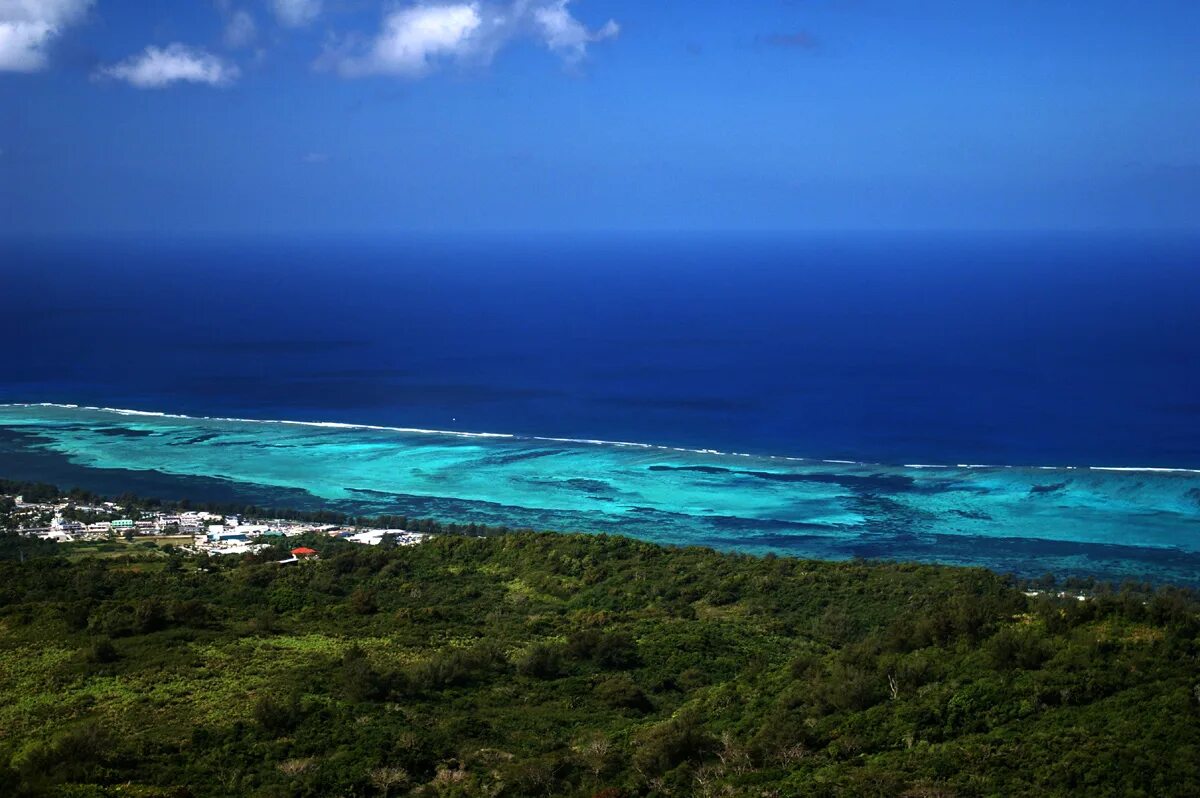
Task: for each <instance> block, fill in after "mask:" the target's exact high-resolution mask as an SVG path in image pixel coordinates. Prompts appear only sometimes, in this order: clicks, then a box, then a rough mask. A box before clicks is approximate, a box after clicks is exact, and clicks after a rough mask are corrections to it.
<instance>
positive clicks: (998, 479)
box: [0, 405, 1200, 585]
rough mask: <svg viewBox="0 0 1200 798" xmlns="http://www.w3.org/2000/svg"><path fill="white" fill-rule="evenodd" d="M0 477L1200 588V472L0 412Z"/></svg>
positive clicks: (59, 411) (69, 410)
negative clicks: (873, 459)
mask: <svg viewBox="0 0 1200 798" xmlns="http://www.w3.org/2000/svg"><path fill="white" fill-rule="evenodd" d="M0 476H5V477H8V478H13V479H30V480H39V481H48V482H53V483H56V484H59V485H60V486H63V487H71V486H80V487H84V488H88V489H91V490H97V491H103V492H107V493H119V492H123V491H126V490H129V491H132V492H135V493H139V494H146V495H156V496H160V497H163V498H183V497H188V498H191V499H194V500H199V501H204V500H210V501H244V502H246V503H254V504H258V505H262V506H276V507H296V508H311V507H318V506H323V507H330V508H335V509H339V510H343V511H348V512H353V513H358V514H364V515H368V514H377V513H394V514H404V515H409V516H412V517H432V518H439V519H442V520H447V521H456V522H463V523H468V522H476V523H486V524H496V525H507V526H510V527H533V528H538V529H556V530H564V531H583V532H609V533H616V534H624V535H630V536H633V537H638V538H643V539H646V540H651V541H655V542H659V543H666V544H678V545H702V546H712V547H715V548H719V549H725V550H734V551H741V552H748V553H754V554H763V553H767V552H775V553H779V554H788V555H795V556H802V557H816V558H835V559H836V558H847V557H868V558H883V559H900V560H920V561H933V562H945V563H953V564H967V565H981V566H985V567H989V568H993V569H996V570H999V571H1012V572H1015V573H1019V574H1022V575H1040V574H1042V573H1045V572H1051V573H1055V574H1057V575H1060V576H1068V575H1079V576H1097V577H1100V578H1104V579H1110V580H1121V579H1127V578H1132V579H1138V580H1150V581H1159V582H1175V583H1182V584H1193V585H1194V584H1200V473H1198V472H1196V471H1191V470H1184V469H1175V470H1162V469H1137V468H1097V467H1091V468H1086V467H1079V468H1066V467H1064V468H1056V467H992V466H987V465H954V466H944V465H921V464H909V465H877V464H866V463H852V462H841V461H822V460H805V459H797V458H782V457H766V456H756V455H743V454H733V453H723V452H715V451H697V450H688V449H679V448H671V447H667V446H656V445H650V444H642V443H619V442H604V441H582V440H562V439H551V438H537V437H519V436H510V435H495V434H473V433H457V432H441V431H429V430H409V429H399V428H389V427H371V426H355V425H346V424H331V423H315V422H314V423H307V422H295V421H255V420H245V419H216V418H193V417H185V416H176V415H165V414H155V413H143V412H137V411H128V410H111V409H99V408H82V407H74V406H63V405H5V406H0Z"/></svg>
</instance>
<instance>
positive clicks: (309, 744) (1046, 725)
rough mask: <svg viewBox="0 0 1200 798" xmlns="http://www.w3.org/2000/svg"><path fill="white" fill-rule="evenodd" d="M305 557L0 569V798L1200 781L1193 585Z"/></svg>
mask: <svg viewBox="0 0 1200 798" xmlns="http://www.w3.org/2000/svg"><path fill="white" fill-rule="evenodd" d="M309 543H310V544H312V545H314V546H315V547H316V548H318V549H319V550H320V551H321V552H322V558H321V560H320V561H315V562H306V563H301V564H299V565H294V566H286V567H281V566H279V565H277V564H274V563H273V562H270V561H269V560H270V559H271V557H270V556H264V557H262V558H254V557H249V558H247V559H245V560H242V561H238V560H236V559H235V558H224V559H216V558H214V559H213V560H212V561H208V560H193V559H189V558H187V557H184V556H182V555H171V556H164V555H162V554H161V553H147V554H146V555H138V556H121V557H115V558H109V559H97V558H85V559H79V560H73V559H71V558H69V557H66V556H42V557H32V558H28V559H27V560H26V561H25V562H23V563H21V562H17V561H13V560H7V561H3V562H0V794H4V795H31V794H57V795H71V796H99V795H122V796H187V795H195V796H202V795H213V796H216V795H222V796H224V795H240V794H249V795H263V796H277V795H278V796H283V795H313V796H317V795H392V796H397V795H409V794H411V795H420V796H485V795H486V796H517V795H521V796H525V795H566V796H605V798H617V796H638V795H745V796H776V795H778V796H787V795H807V794H812V795H880V796H885V795H886V796H895V795H907V796H950V795H962V796H970V795H1036V796H1048V795H1068V794H1075V795H1089V796H1094V795H1144V796H1165V795H1197V794H1200V670H1198V668H1197V661H1198V660H1197V655H1198V652H1200V639H1198V635H1200V621H1198V617H1200V616H1198V609H1200V608H1198V607H1197V605H1196V603H1195V602H1194V600H1193V599H1192V597H1191V596H1190V595H1188V594H1185V593H1183V592H1180V591H1174V590H1170V589H1164V590H1161V591H1158V592H1157V593H1155V594H1154V595H1149V596H1144V595H1140V594H1135V593H1132V592H1124V593H1112V594H1104V595H1099V596H1097V597H1096V598H1095V599H1093V600H1088V601H1078V600H1076V599H1075V598H1072V597H1068V598H1065V599H1058V598H1050V597H1037V598H1029V597H1026V596H1025V595H1023V594H1022V593H1021V592H1020V591H1019V590H1017V589H1015V588H1013V587H1012V586H1011V585H1010V584H1008V583H1007V582H1006V581H1005V580H1004V579H1003V578H1001V577H998V576H996V575H994V574H991V573H989V572H986V571H982V570H972V569H955V568H943V567H934V566H917V565H886V564H868V563H857V562H856V563H823V562H808V561H801V560H794V559H788V558H770V557H768V558H765V559H757V558H751V557H746V556H734V555H722V554H717V553H714V552H711V551H707V550H701V549H666V548H660V547H656V546H653V545H650V544H646V543H640V542H635V541H631V540H626V539H621V538H612V537H603V536H601V537H588V536H574V535H545V534H542V535H539V534H526V533H522V534H512V535H507V536H499V537H487V538H469V537H450V536H447V537H440V538H437V539H434V540H432V541H430V542H428V543H426V544H423V545H420V546H416V547H410V548H384V547H364V546H354V545H352V544H347V543H344V542H342V541H337V540H326V539H321V540H316V539H314V540H311V541H309ZM62 551H69V547H67V548H64V549H62ZM273 554H278V553H277V552H276V553H273Z"/></svg>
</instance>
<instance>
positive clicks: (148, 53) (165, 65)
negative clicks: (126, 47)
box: [95, 42, 239, 89]
mask: <svg viewBox="0 0 1200 798" xmlns="http://www.w3.org/2000/svg"><path fill="white" fill-rule="evenodd" d="M238 74H239V72H238V68H237V67H236V66H235V65H233V64H230V63H228V62H227V61H224V60H222V59H220V58H218V57H217V56H215V55H213V54H212V53H209V52H207V51H206V50H201V49H198V48H193V47H188V46H187V45H184V44H179V43H178V42H177V43H175V44H170V45H167V46H166V47H164V48H158V47H154V46H153V45H151V46H150V47H147V48H146V49H145V51H144V52H142V53H140V54H138V55H135V56H131V57H129V58H127V59H125V60H124V61H122V62H120V63H119V64H113V65H111V66H106V67H101V68H100V69H98V70H97V71H96V73H95V77H98V78H115V79H116V80H123V81H125V82H126V83H129V84H130V85H132V86H136V87H137V88H139V89H161V88H164V87H166V86H169V85H171V84H172V83H181V82H183V83H203V84H207V85H209V86H224V85H226V84H228V83H232V82H233V81H234V80H236V79H237V77H238Z"/></svg>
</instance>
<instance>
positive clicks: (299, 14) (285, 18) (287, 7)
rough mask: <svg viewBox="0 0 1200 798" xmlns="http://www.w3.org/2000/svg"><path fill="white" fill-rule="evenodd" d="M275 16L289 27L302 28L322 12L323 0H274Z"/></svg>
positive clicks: (272, 3)
mask: <svg viewBox="0 0 1200 798" xmlns="http://www.w3.org/2000/svg"><path fill="white" fill-rule="evenodd" d="M271 5H272V6H273V7H274V9H275V17H276V18H277V19H278V20H279V22H280V24H282V25H285V26H287V27H289V28H302V27H304V26H305V25H307V24H309V23H310V22H312V21H313V20H315V19H316V18H317V17H318V16H320V14H321V0H272V2H271Z"/></svg>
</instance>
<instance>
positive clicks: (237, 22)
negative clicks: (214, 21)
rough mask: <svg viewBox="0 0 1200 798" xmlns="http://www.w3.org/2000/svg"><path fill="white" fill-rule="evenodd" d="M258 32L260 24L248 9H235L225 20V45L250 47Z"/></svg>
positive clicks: (234, 47) (235, 47)
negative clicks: (256, 22) (255, 21)
mask: <svg viewBox="0 0 1200 798" xmlns="http://www.w3.org/2000/svg"><path fill="white" fill-rule="evenodd" d="M257 34H258V26H256V25H255V24H254V17H252V16H250V13H249V12H248V11H244V10H239V11H234V12H233V13H232V14H230V15H229V18H228V19H227V20H226V21H225V35H224V39H225V46H226V47H231V48H233V49H237V48H240V47H248V46H250V44H251V43H252V42H253V41H254V37H255V36H256V35H257Z"/></svg>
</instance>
